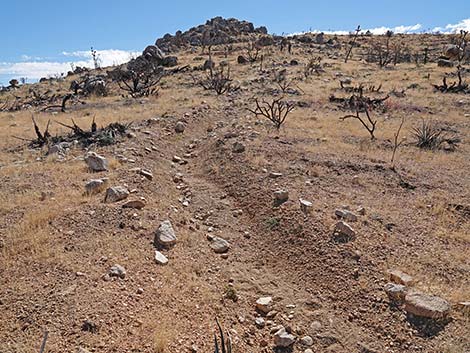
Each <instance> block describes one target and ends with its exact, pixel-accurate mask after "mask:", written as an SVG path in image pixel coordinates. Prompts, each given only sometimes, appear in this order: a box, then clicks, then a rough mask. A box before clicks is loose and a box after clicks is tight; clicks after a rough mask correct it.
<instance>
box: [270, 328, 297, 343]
mask: <svg viewBox="0 0 470 353" xmlns="http://www.w3.org/2000/svg"><path fill="white" fill-rule="evenodd" d="M294 343H295V336H294V335H292V334H290V333H287V331H286V329H285V328H284V327H283V328H281V329H280V330H279V331H277V332H276V333H275V334H274V345H275V346H276V347H290V346H292V345H293V344H294Z"/></svg>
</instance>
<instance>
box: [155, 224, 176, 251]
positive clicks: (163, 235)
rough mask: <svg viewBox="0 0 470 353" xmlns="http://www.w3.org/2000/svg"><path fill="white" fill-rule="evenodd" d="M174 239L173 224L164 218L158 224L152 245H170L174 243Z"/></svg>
mask: <svg viewBox="0 0 470 353" xmlns="http://www.w3.org/2000/svg"><path fill="white" fill-rule="evenodd" d="M176 240H177V238H176V234H175V231H174V229H173V226H172V225H171V222H170V221H169V220H166V221H163V222H162V223H160V226H159V227H158V229H157V231H156V233H155V238H154V245H155V246H158V245H162V246H166V247H167V246H172V245H175V244H176Z"/></svg>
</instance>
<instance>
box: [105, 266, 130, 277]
mask: <svg viewBox="0 0 470 353" xmlns="http://www.w3.org/2000/svg"><path fill="white" fill-rule="evenodd" d="M108 275H109V276H110V277H119V278H124V277H126V269H125V268H124V267H123V266H121V265H114V266H112V267H111V268H110V269H109V271H108Z"/></svg>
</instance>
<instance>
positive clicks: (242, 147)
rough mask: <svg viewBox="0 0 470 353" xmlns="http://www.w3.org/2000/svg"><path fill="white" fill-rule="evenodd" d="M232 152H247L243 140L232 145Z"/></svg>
mask: <svg viewBox="0 0 470 353" xmlns="http://www.w3.org/2000/svg"><path fill="white" fill-rule="evenodd" d="M232 152H234V153H242V152H245V145H244V144H243V143H241V142H238V141H237V142H235V143H234V144H233V146H232Z"/></svg>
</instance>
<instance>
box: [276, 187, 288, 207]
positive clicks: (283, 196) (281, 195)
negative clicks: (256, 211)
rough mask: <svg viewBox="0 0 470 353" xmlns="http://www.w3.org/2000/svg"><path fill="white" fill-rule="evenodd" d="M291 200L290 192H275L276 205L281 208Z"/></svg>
mask: <svg viewBox="0 0 470 353" xmlns="http://www.w3.org/2000/svg"><path fill="white" fill-rule="evenodd" d="M287 200H289V192H288V191H287V190H277V191H274V205H276V206H280V205H282V204H283V203H284V202H286V201H287Z"/></svg>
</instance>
